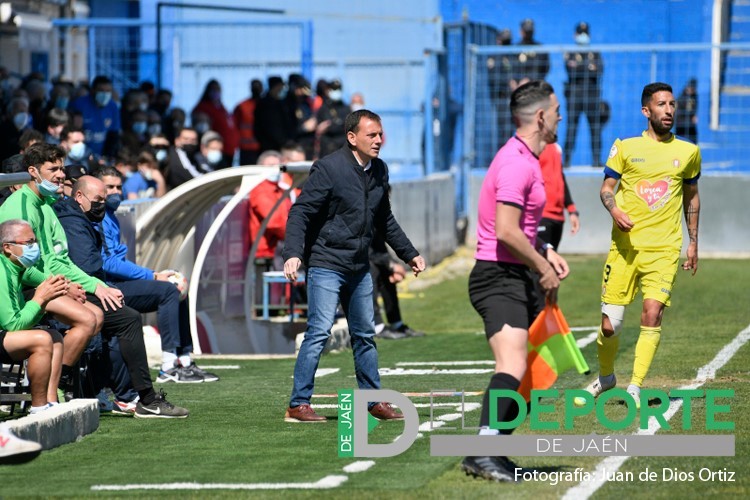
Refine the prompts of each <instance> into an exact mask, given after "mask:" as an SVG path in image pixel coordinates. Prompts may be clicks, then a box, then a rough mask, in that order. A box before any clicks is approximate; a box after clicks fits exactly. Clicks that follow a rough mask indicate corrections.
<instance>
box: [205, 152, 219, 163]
mask: <svg viewBox="0 0 750 500" xmlns="http://www.w3.org/2000/svg"><path fill="white" fill-rule="evenodd" d="M221 158H222V155H221V151H219V150H218V149H211V150H209V152H208V153H207V154H206V160H208V163H210V164H211V165H216V164H217V163H219V162H220V161H221Z"/></svg>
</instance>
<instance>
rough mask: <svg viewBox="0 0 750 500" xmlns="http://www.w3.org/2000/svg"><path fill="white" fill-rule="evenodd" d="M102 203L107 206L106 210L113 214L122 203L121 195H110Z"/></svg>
mask: <svg viewBox="0 0 750 500" xmlns="http://www.w3.org/2000/svg"><path fill="white" fill-rule="evenodd" d="M104 203H105V204H106V205H107V210H111V211H113V212H114V211H115V210H117V207H119V206H120V203H122V195H121V194H119V193H116V194H110V195H109V196H107V198H105V201H104Z"/></svg>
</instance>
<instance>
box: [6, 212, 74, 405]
mask: <svg viewBox="0 0 750 500" xmlns="http://www.w3.org/2000/svg"><path fill="white" fill-rule="evenodd" d="M0 244H1V245H2V251H0V297H2V298H3V299H4V300H2V301H0V363H18V362H20V361H23V360H24V359H28V365H27V370H26V374H27V376H28V377H29V381H30V386H31V413H37V412H39V411H42V410H46V409H47V408H49V407H50V406H51V403H52V404H54V403H55V402H56V401H57V383H58V380H57V379H54V380H52V379H50V373H52V372H53V371H55V372H56V373H57V374H58V376H59V373H60V368H59V365H60V362H61V357H62V336H61V335H60V333H59V332H57V331H55V330H47V331H45V330H44V329H41V328H39V327H38V326H37V325H38V323H39V321H40V320H41V319H42V316H43V315H44V308H45V306H46V305H47V304H48V303H49V301H51V300H54V299H56V298H57V297H61V296H63V295H65V294H66V293H67V290H68V286H69V285H68V283H67V280H66V279H65V277H64V276H62V275H59V274H58V275H56V276H50V277H48V278H47V279H45V280H44V281H43V282H42V283H41V284H40V285H39V286H38V287H37V289H36V290H35V292H34V295H33V297H32V298H31V300H29V301H28V302H27V301H26V300H25V299H24V296H23V293H22V291H21V287H22V284H21V277H22V276H23V274H24V272H25V270H26V269H28V268H29V267H30V266H33V265H34V264H35V263H36V261H37V260H38V259H39V244H38V243H37V241H36V236H35V235H34V231H32V229H31V226H30V225H29V223H28V222H26V221H24V220H20V219H11V220H9V221H6V222H3V223H0ZM53 346H54V347H53ZM53 362H55V363H57V365H58V366H57V369H56V370H55V369H53Z"/></svg>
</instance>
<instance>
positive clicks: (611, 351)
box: [576, 83, 701, 408]
mask: <svg viewBox="0 0 750 500" xmlns="http://www.w3.org/2000/svg"><path fill="white" fill-rule="evenodd" d="M641 105H642V108H641V112H642V113H643V116H645V117H646V119H647V120H648V129H647V130H646V131H644V132H643V133H642V134H641V135H640V136H637V137H632V138H628V139H622V140H620V139H617V140H616V141H615V143H614V145H613V146H612V149H611V150H610V152H609V159H608V160H607V166H606V168H605V169H604V176H605V177H604V183H603V184H602V188H601V191H600V197H601V200H602V203H603V204H604V206H605V208H606V209H607V210H608V211H609V213H610V215H611V216H612V220H613V224H612V245H611V247H610V251H609V256H608V257H607V263H606V264H605V266H604V276H603V279H602V324H601V328H600V329H599V335H598V337H597V347H598V354H599V378H598V379H597V380H595V381H594V382H592V383H591V384H590V385H589V386H588V387H587V388H586V390H587V391H588V392H590V393H591V394H592V395H593V396H594V397H596V396H598V395H599V394H601V393H602V392H604V391H606V390H609V389H611V388H613V387H615V385H616V383H617V381H616V379H615V373H614V363H615V355H616V354H617V347H618V343H619V338H618V335H619V332H620V328H621V327H622V320H623V316H624V313H625V306H626V305H628V304H630V303H631V302H632V301H633V299H634V298H635V294H636V292H637V291H638V289H639V288H640V289H641V291H642V293H643V312H642V313H641V332H640V336H639V337H638V342H637V344H636V347H635V361H634V363H633V375H632V378H631V380H630V385H629V386H628V388H627V391H628V393H629V394H630V395H631V396H633V398H634V399H635V402H636V406H637V407H638V408H640V391H641V385H642V384H643V379H644V378H645V377H646V374H647V373H648V369H649V367H650V366H651V362H652V360H653V359H654V355H655V354H656V349H657V348H658V347H659V340H660V337H661V320H662V315H663V314H664V308H665V307H666V306H668V305H669V299H670V296H671V295H672V286H673V285H674V280H675V276H676V275H677V268H678V266H679V259H680V251H681V249H682V217H681V215H680V211H681V210H682V212H683V213H684V214H685V221H686V224H687V229H688V236H689V237H690V242H689V244H688V248H687V260H686V261H685V262H684V263H683V265H682V268H683V269H685V270H692V274H693V275H694V274H695V272H696V271H697V270H698V216H699V213H700V198H699V197H698V178H699V177H700V171H701V154H700V149H699V148H698V146H696V145H695V144H693V143H691V142H689V141H687V140H685V139H682V138H680V137H677V136H675V135H674V134H672V132H671V129H672V125H673V124H674V113H675V107H676V103H675V98H674V95H673V94H672V87H670V86H669V85H667V84H666V83H651V84H649V85H646V86H645V87H644V88H643V94H642V95H641ZM618 182H619V187H618V188H617V193H615V187H616V186H617V183H618ZM576 399H577V401H576V404H580V405H582V404H583V403H584V402H583V401H581V400H580V399H579V398H576Z"/></svg>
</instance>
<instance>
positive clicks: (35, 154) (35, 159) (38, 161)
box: [23, 142, 65, 170]
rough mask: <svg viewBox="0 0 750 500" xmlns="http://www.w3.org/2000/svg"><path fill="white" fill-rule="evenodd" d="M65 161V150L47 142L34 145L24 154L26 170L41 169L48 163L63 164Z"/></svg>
mask: <svg viewBox="0 0 750 500" xmlns="http://www.w3.org/2000/svg"><path fill="white" fill-rule="evenodd" d="M64 159H65V150H64V149H63V148H61V147H60V146H56V145H54V144H47V143H46V142H37V143H34V144H32V145H31V146H29V147H28V148H26V149H25V150H24V152H23V165H24V166H25V167H26V170H28V169H29V167H36V168H39V167H41V166H42V165H44V164H45V163H47V162H52V163H57V162H58V161H59V162H62V161H63V160H64Z"/></svg>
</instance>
